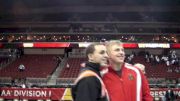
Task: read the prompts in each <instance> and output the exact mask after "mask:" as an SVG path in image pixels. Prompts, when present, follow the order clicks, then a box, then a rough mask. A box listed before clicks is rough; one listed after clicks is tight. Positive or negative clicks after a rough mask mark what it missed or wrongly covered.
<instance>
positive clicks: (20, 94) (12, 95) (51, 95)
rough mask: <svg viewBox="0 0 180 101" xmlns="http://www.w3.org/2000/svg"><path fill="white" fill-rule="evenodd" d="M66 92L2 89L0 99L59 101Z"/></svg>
mask: <svg viewBox="0 0 180 101" xmlns="http://www.w3.org/2000/svg"><path fill="white" fill-rule="evenodd" d="M64 90H65V89H64V88H0V95H1V96H0V98H3V99H32V100H38V99H42V100H47V99H51V100H59V99H61V98H62V96H63V93H64Z"/></svg>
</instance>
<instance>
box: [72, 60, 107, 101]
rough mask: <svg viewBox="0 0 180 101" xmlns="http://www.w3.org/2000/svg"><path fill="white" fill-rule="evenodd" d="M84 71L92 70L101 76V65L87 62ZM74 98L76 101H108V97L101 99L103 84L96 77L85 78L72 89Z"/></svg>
mask: <svg viewBox="0 0 180 101" xmlns="http://www.w3.org/2000/svg"><path fill="white" fill-rule="evenodd" d="M84 70H92V71H93V72H95V73H97V74H98V75H99V76H100V65H99V64H96V63H90V62H87V63H86V67H84V68H83V69H82V71H84ZM100 77H101V76H100ZM72 96H73V99H74V101H107V99H106V97H105V98H101V83H100V81H99V79H98V78H96V77H94V76H90V77H85V78H83V79H81V80H80V81H79V82H78V83H77V84H76V85H75V86H74V87H72Z"/></svg>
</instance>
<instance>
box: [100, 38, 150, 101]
mask: <svg viewBox="0 0 180 101" xmlns="http://www.w3.org/2000/svg"><path fill="white" fill-rule="evenodd" d="M106 46H107V53H108V56H109V63H110V66H109V71H108V73H106V74H105V75H104V76H103V81H104V83H105V86H106V88H107V91H108V93H109V96H110V101H153V98H152V96H151V95H150V89H149V85H148V82H147V80H146V77H145V76H144V74H143V73H142V71H140V70H139V69H138V68H136V67H134V66H133V65H131V64H128V63H125V62H124V59H125V52H124V48H123V45H122V43H120V42H117V41H112V42H108V43H107V45H106Z"/></svg>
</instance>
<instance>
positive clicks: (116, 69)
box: [112, 63, 123, 71]
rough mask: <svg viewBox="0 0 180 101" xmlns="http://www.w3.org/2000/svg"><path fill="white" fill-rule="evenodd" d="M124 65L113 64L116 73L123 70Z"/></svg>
mask: <svg viewBox="0 0 180 101" xmlns="http://www.w3.org/2000/svg"><path fill="white" fill-rule="evenodd" d="M122 65H123V64H122V63H120V64H112V68H113V69H114V70H115V71H120V70H121V68H122Z"/></svg>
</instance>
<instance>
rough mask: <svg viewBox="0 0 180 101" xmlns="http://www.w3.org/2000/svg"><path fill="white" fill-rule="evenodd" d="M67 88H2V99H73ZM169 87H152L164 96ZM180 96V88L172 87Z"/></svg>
mask: <svg viewBox="0 0 180 101" xmlns="http://www.w3.org/2000/svg"><path fill="white" fill-rule="evenodd" d="M65 89H66V88H0V98H2V99H31V100H39V99H41V100H48V99H51V100H60V99H72V98H71V94H70V91H68V90H67V89H66V90H65ZM167 90H168V89H161V88H157V89H151V92H150V94H151V95H152V96H153V97H163V96H165V94H166V91H167ZM172 90H173V92H174V94H175V95H177V96H178V97H180V89H178V88H177V89H172Z"/></svg>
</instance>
